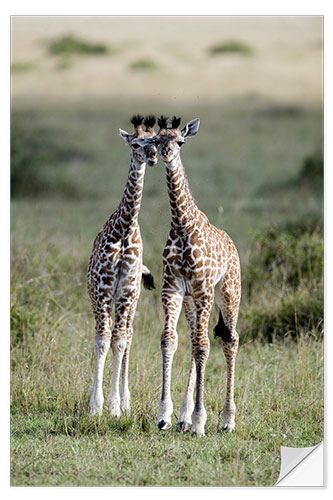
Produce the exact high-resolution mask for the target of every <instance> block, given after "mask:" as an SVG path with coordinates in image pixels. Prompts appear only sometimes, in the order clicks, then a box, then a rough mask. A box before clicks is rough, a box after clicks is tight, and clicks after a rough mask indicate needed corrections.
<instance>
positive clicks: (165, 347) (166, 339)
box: [161, 331, 178, 352]
mask: <svg viewBox="0 0 333 500" xmlns="http://www.w3.org/2000/svg"><path fill="white" fill-rule="evenodd" d="M177 344H178V342H177V339H174V338H172V337H170V336H169V335H168V334H167V333H166V332H165V331H164V332H163V333H162V337H161V349H162V352H163V351H168V352H170V351H171V352H174V351H175V350H176V349H177Z"/></svg>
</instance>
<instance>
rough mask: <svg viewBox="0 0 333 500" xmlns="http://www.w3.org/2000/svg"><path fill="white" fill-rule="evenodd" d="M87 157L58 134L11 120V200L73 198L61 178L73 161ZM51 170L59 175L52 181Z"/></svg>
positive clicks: (69, 187)
mask: <svg viewBox="0 0 333 500" xmlns="http://www.w3.org/2000/svg"><path fill="white" fill-rule="evenodd" d="M89 157H90V154H88V153H87V152H85V151H84V150H78V149H77V148H76V147H75V146H73V144H72V143H71V142H70V140H69V139H68V138H66V136H64V134H63V133H61V132H60V131H59V130H54V129H50V128H45V127H44V128H42V127H40V126H36V127H34V126H33V125H32V124H31V121H30V123H29V124H28V123H26V122H25V119H23V120H22V119H18V118H17V117H13V119H12V124H11V196H13V197H18V196H27V197H31V196H36V195H49V194H50V193H57V194H59V193H61V194H64V195H69V196H75V195H76V194H77V192H76V188H75V186H73V185H71V184H69V183H68V182H67V181H66V180H65V179H63V178H62V176H61V175H60V174H61V172H62V170H63V167H64V166H65V165H66V164H67V163H68V162H71V161H74V160H78V159H79V160H81V161H82V160H86V159H88V158H89ZM50 169H56V170H57V171H58V174H57V175H56V176H54V177H55V179H54V178H53V179H51V176H50V175H49V174H50Z"/></svg>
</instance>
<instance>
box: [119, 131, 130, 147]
mask: <svg viewBox="0 0 333 500" xmlns="http://www.w3.org/2000/svg"><path fill="white" fill-rule="evenodd" d="M119 135H120V137H122V138H123V139H124V141H125V143H126V144H127V145H128V146H129V145H130V143H131V136H130V134H129V133H128V132H126V130H123V129H121V128H120V129H119Z"/></svg>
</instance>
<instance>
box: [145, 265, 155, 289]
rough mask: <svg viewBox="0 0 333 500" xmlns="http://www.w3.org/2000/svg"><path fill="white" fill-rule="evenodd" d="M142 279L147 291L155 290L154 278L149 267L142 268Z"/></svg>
mask: <svg viewBox="0 0 333 500" xmlns="http://www.w3.org/2000/svg"><path fill="white" fill-rule="evenodd" d="M142 279H143V286H144V287H145V288H147V290H153V289H155V284H154V276H153V275H152V274H151V272H150V271H149V269H148V267H146V266H144V265H143V266H142Z"/></svg>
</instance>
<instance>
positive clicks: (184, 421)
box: [178, 296, 196, 432]
mask: <svg viewBox="0 0 333 500" xmlns="http://www.w3.org/2000/svg"><path fill="white" fill-rule="evenodd" d="M183 305H184V311H185V316H186V319H187V323H188V324H189V327H190V329H191V337H193V335H195V329H196V309H195V305H194V301H193V298H192V297H190V296H187V297H185V298H184V301H183ZM195 378H196V367H195V360H194V357H193V353H192V357H191V367H190V373H189V376H188V380H187V387H186V391H185V394H184V397H183V399H182V402H181V405H180V412H179V418H178V430H179V431H181V432H186V431H189V430H190V429H191V425H192V413H193V410H194V401H193V394H194V386H195Z"/></svg>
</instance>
